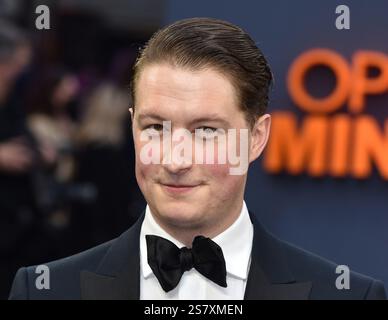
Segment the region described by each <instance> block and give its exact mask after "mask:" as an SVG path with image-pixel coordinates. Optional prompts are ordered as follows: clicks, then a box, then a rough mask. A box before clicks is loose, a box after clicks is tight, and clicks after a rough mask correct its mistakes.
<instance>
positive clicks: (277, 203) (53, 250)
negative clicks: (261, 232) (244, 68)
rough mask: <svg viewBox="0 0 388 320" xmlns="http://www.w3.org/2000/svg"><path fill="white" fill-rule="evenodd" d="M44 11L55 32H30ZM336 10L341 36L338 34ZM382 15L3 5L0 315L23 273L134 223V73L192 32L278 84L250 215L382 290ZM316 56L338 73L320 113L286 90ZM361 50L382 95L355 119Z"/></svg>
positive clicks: (314, 90)
mask: <svg viewBox="0 0 388 320" xmlns="http://www.w3.org/2000/svg"><path fill="white" fill-rule="evenodd" d="M42 4H43V5H47V6H48V8H49V9H50V29H42V30H39V29H37V27H36V19H37V18H38V17H39V15H40V14H39V13H36V12H35V10H36V8H37V7H38V6H39V5H42ZM340 4H347V5H348V8H349V10H350V29H344V30H339V29H337V28H336V25H335V21H336V18H337V17H338V14H336V13H335V10H336V7H337V6H338V5H340ZM387 10H388V3H387V2H386V1H383V0H373V1H368V2H367V1H362V0H358V1H357V0H354V1H351V2H348V3H342V2H341V3H339V2H338V1H334V0H329V1H320V2H318V1H314V2H312V1H307V0H298V1H292V2H290V1H281V0H272V1H267V0H263V1H239V2H238V3H237V2H236V1H221V0H215V1H204V0H197V1H191V2H188V1H178V0H159V1H158V0H141V1H140V0H137V1H135V0H110V1H103V0H94V1H86V0H58V1H54V0H52V1H42V0H40V1H38V0H36V1H34V0H0V299H5V298H7V296H8V292H9V289H10V286H11V282H12V279H13V276H14V274H15V272H16V270H17V269H18V268H19V267H21V266H26V265H33V264H39V263H44V262H47V261H50V260H53V259H58V258H61V257H64V256H67V255H70V254H74V253H77V252H80V251H82V250H85V249H87V248H90V247H92V246H95V245H97V244H99V243H102V242H104V241H107V240H109V239H112V238H114V237H116V236H118V235H119V234H120V233H121V232H123V231H124V230H126V229H127V228H128V227H129V226H130V225H131V224H132V223H133V222H134V221H135V220H136V218H137V217H138V216H139V215H140V214H141V212H142V210H143V208H144V206H145V202H144V199H143V197H142V195H141V193H140V191H139V188H138V186H137V184H136V180H135V175H134V149H133V142H132V136H131V128H130V121H129V113H128V106H129V104H130V101H129V79H130V76H131V72H132V65H133V63H134V62H135V59H136V57H137V54H138V50H139V48H140V47H141V46H142V45H143V44H144V43H145V42H146V41H147V40H148V39H149V37H150V36H151V35H152V33H153V32H155V31H156V30H157V29H158V28H160V27H162V26H164V25H166V24H168V23H171V22H173V21H176V20H179V19H182V18H187V17H195V16H209V17H215V18H220V19H225V20H228V21H230V22H232V23H236V24H238V25H240V26H241V27H242V28H244V29H245V30H246V31H247V32H248V33H249V34H250V35H251V36H252V37H253V38H254V40H255V41H256V42H257V45H258V46H259V48H260V49H261V50H262V51H263V52H264V54H265V55H266V57H267V59H268V61H269V63H270V65H271V67H272V71H273V73H274V76H275V84H274V86H273V90H272V92H271V102H270V109H269V112H270V113H272V117H273V126H272V136H271V139H270V141H269V145H268V147H267V149H266V151H265V153H264V155H263V156H262V157H261V159H259V160H258V161H256V162H255V163H254V164H253V165H252V166H251V168H250V171H249V178H248V186H247V191H246V202H247V204H248V207H249V208H250V210H252V211H253V212H255V214H257V215H258V216H259V218H260V219H261V220H262V221H263V223H264V224H265V225H266V226H267V227H268V229H269V230H270V231H272V232H273V233H274V234H275V235H277V236H279V237H280V238H282V239H284V240H287V241H290V242H292V243H294V244H296V245H298V246H300V247H303V248H305V249H307V250H309V251H313V252H315V253H317V254H319V255H322V256H324V257H326V258H328V259H331V260H334V261H336V262H337V263H339V264H345V265H347V266H349V268H350V269H351V270H354V271H358V272H362V273H365V274H367V275H370V276H373V277H375V278H378V279H381V280H383V281H384V282H385V285H386V286H388V250H387V248H388V183H387V180H388V171H387V166H388V125H386V126H385V127H384V124H385V122H386V119H388V95H387V92H388V80H387V81H386V79H388V78H387V77H386V76H387V75H388V42H387V41H386V34H387V30H388V19H387V17H386V12H387ZM317 48H326V49H328V50H330V52H331V53H334V54H337V55H339V56H340V58H341V59H342V60H341V61H342V62H344V63H345V65H346V66H347V70H348V79H347V82H348V86H347V90H348V91H347V94H346V95H345V96H344V99H342V100H341V101H339V102H338V103H337V105H336V107H335V108H332V109H331V110H319V108H312V107H311V108H309V105H308V103H307V106H306V105H304V104H303V103H301V102H300V100H298V99H297V98H295V97H294V96H293V89H292V88H291V87H290V84H289V83H287V79H288V77H289V74H290V69H291V66H292V65H294V63H295V61H305V60H304V59H299V60H298V58H300V57H301V55H302V54H304V53H307V52H310V51H311V50H314V49H317ZM360 50H364V51H365V50H369V51H373V53H377V54H378V55H379V56H380V57H381V59H374V60H373V59H369V60H368V59H367V60H366V62H364V65H363V68H362V69H361V71H363V72H364V74H363V73H362V72H359V73H358V75H361V76H363V77H364V78H365V79H367V80H368V79H369V80H368V81H370V83H371V84H373V79H374V80H376V82H374V84H375V86H373V85H372V87H373V88H377V89H373V88H372V89H370V88H369V89H365V90H369V92H365V95H364V96H365V100H364V102H363V105H362V108H359V109H358V110H356V111H354V110H355V109H354V108H353V109H352V106H351V105H352V103H351V102H350V101H351V96H352V95H353V94H354V92H356V91H352V90H353V89H352V88H354V83H356V81H354V79H356V78H357V77H356V76H354V74H356V73H354V72H355V71H354V70H355V69H356V67H355V66H356V65H357V63H355V61H354V60H355V58H354V57H355V53H356V52H359V51H360ZM368 61H369V62H368ZM336 63H337V64H336ZM334 64H335V65H334V66H332V67H328V65H326V63H325V60H324V59H323V62H322V61H321V62H317V63H315V65H314V66H313V67H312V68H310V69H309V70H308V72H306V74H305V77H304V79H303V81H302V85H303V86H304V88H305V90H306V92H308V93H309V94H310V96H311V97H314V98H316V99H317V100H320V99H321V100H322V99H323V98H325V97H326V96H329V95H331V94H332V93H333V90H335V88H336V87H337V86H338V81H339V80H338V74H336V73H335V72H334V71H335V70H334V71H333V68H335V67H336V66H337V65H338V60H337V61H336V62H334ZM349 75H352V76H350V77H349ZM336 76H337V77H336ZM365 79H364V80H365ZM318 118H319V119H318ZM316 119H318V120H316ZM338 119H339V120H338ZM365 128H366V129H365ZM317 132H318V133H317ZM339 141H340V142H339ZM354 150H358V151H357V152H355V151H354ZM332 159H336V160H335V161H334V160H332ZM360 166H361V167H360ZM350 285H351V284H350Z"/></svg>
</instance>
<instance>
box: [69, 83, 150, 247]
mask: <svg viewBox="0 0 388 320" xmlns="http://www.w3.org/2000/svg"><path fill="white" fill-rule="evenodd" d="M128 105H129V95H128V93H127V92H125V91H124V90H122V89H120V88H119V87H116V86H115V85H114V84H112V83H105V84H102V85H100V86H98V87H97V88H95V89H94V91H92V93H91V94H90V96H89V98H88V99H87V100H86V103H85V106H84V114H83V116H82V117H81V122H80V125H79V129H78V132H77V134H76V146H77V153H76V166H75V175H74V181H75V182H76V183H89V184H92V185H93V186H94V187H95V188H96V191H97V197H96V199H95V201H92V202H90V203H84V204H80V203H78V204H75V205H74V206H73V223H72V228H71V229H72V233H73V234H74V232H75V230H79V232H78V234H79V235H82V236H80V237H79V239H75V241H77V245H78V246H79V244H80V243H82V247H84V248H87V247H91V246H94V245H96V244H98V243H100V242H101V241H107V240H109V239H111V238H112V237H114V236H117V235H119V234H120V233H122V232H123V231H124V230H125V229H126V226H128V225H131V224H132V223H133V222H134V221H136V219H137V217H138V214H137V212H140V211H141V208H142V207H143V205H144V202H142V199H143V197H142V196H141V193H140V190H139V188H138V186H137V183H136V179H135V176H134V173H133V172H134V151H133V144H132V137H131V130H130V126H129V125H128V123H129V116H128V112H127V110H128ZM130 154H131V155H132V156H130ZM143 201H144V200H143ZM129 208H131V210H129ZM136 208H138V210H136ZM81 238H82V239H81Z"/></svg>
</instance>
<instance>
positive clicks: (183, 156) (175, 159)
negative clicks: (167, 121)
mask: <svg viewBox="0 0 388 320" xmlns="http://www.w3.org/2000/svg"><path fill="white" fill-rule="evenodd" d="M168 140H169V141H163V159H162V166H163V167H164V168H165V169H166V170H167V171H168V172H170V173H172V174H179V173H184V172H186V171H188V170H190V168H191V167H192V165H193V160H192V158H193V156H192V153H193V151H192V137H191V134H190V132H188V131H187V130H184V129H177V130H176V132H174V133H173V135H172V138H170V139H168Z"/></svg>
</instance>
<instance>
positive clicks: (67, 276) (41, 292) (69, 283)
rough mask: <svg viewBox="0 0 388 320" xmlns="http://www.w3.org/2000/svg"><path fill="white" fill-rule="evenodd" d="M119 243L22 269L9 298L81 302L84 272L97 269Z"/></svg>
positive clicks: (109, 242)
mask: <svg viewBox="0 0 388 320" xmlns="http://www.w3.org/2000/svg"><path fill="white" fill-rule="evenodd" d="M115 240H116V239H114V240H111V241H108V242H105V243H103V244H101V245H98V246H96V247H93V248H91V249H88V250H86V251H83V252H80V253H78V254H75V255H72V256H69V257H66V258H63V259H59V260H55V261H52V262H48V263H44V264H40V265H35V266H29V267H22V268H20V269H19V270H18V271H17V273H16V276H15V279H14V282H13V285H12V289H11V292H10V295H9V299H15V300H16V299H32V300H34V299H80V297H81V290H80V273H81V271H83V270H88V271H94V270H96V269H97V268H98V266H99V264H100V262H101V261H102V259H103V258H104V256H105V255H106V253H107V252H108V251H109V248H110V247H111V246H112V244H113V242H114V241H115Z"/></svg>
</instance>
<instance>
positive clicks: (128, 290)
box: [81, 213, 144, 300]
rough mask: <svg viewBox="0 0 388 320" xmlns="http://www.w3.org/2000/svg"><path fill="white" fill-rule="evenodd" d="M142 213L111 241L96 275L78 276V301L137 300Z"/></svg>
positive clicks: (86, 273) (85, 274)
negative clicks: (132, 223)
mask: <svg viewBox="0 0 388 320" xmlns="http://www.w3.org/2000/svg"><path fill="white" fill-rule="evenodd" d="M143 219H144V213H143V214H142V216H141V217H140V218H139V219H138V220H137V221H136V223H135V224H134V225H133V226H132V227H131V228H130V229H128V230H127V231H126V232H125V233H123V234H122V235H121V236H120V237H119V238H117V239H116V240H114V242H113V244H112V246H111V248H110V249H109V251H108V252H107V253H106V255H105V257H104V259H103V260H102V262H101V264H100V265H99V267H98V269H97V270H96V272H90V271H82V272H81V298H82V299H86V300H138V299H139V297H140V247H139V237H140V229H141V225H142V222H143Z"/></svg>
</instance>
